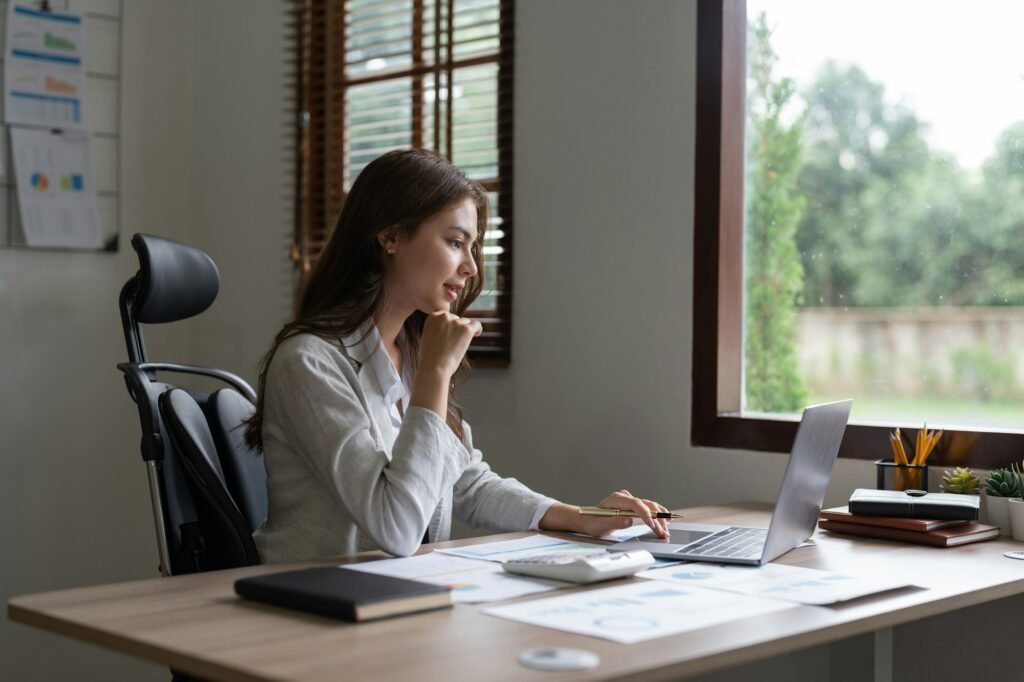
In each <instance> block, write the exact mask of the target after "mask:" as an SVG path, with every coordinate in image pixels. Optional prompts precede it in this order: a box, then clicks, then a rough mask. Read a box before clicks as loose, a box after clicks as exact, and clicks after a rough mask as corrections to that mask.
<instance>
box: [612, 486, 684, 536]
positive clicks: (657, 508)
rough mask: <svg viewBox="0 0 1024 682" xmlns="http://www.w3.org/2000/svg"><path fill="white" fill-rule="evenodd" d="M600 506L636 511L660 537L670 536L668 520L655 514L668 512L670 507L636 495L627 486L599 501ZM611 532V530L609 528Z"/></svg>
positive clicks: (621, 526)
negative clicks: (657, 517) (658, 517)
mask: <svg viewBox="0 0 1024 682" xmlns="http://www.w3.org/2000/svg"><path fill="white" fill-rule="evenodd" d="M598 506H599V507H607V508H609V509H622V510H624V511H631V512H634V513H635V514H636V515H637V516H638V517H639V518H640V520H641V521H643V522H644V524H646V525H647V527H648V528H650V529H651V530H653V531H654V532H655V534H657V535H658V537H661V538H667V537H668V536H669V532H668V520H667V519H656V518H654V514H656V513H658V512H667V511H668V509H666V508H665V507H664V506H662V505H661V504H658V503H657V502H655V501H653V500H645V499H641V498H638V497H634V496H633V495H632V494H631V493H630V492H629V491H628V490H626V489H625V488H623V489H622V490H617V491H616V492H613V493H612V494H611V495H609V496H608V497H606V498H604V499H603V500H601V502H599V503H598ZM629 525H631V524H630V523H627V524H624V525H620V526H617V527H618V528H623V527H626V526H629ZM615 528H616V526H612V527H611V530H614V529H615ZM609 532H611V531H610V530H609Z"/></svg>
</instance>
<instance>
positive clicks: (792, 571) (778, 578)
mask: <svg viewBox="0 0 1024 682" xmlns="http://www.w3.org/2000/svg"><path fill="white" fill-rule="evenodd" d="M636 575H637V577H639V578H648V579H652V580H658V581H666V582H670V583H671V584H673V585H680V584H683V585H694V586H700V587H707V588H711V589H716V590H725V591H727V592H735V593H737V594H745V595H750V596H754V597H768V598H771V599H781V600H783V601H792V602H797V603H799V604H811V605H817V606H821V605H825V604H835V603H837V602H843V601H848V600H850V599H856V598H857V597H863V596H865V595H869V594H876V593H878V592H887V591H889V590H894V589H897V588H900V587H907V586H909V585H910V584H911V583H909V582H907V581H906V580H903V579H901V578H889V577H883V578H878V577H870V578H864V577H855V576H851V575H844V574H841V573H833V572H831V571H819V570H817V569H814V568H800V567H799V566H786V565H783V564H766V565H764V566H722V565H716V564H697V563H687V564H677V565H676V566H673V567H670V568H658V569H653V570H647V571H641V572H640V573H637V574H636Z"/></svg>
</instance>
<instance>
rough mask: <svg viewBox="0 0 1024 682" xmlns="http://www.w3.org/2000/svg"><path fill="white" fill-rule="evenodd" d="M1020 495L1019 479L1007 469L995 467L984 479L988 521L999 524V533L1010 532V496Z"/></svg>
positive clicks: (1005, 533)
mask: <svg viewBox="0 0 1024 682" xmlns="http://www.w3.org/2000/svg"><path fill="white" fill-rule="evenodd" d="M1011 497H1020V481H1018V480H1017V476H1016V475H1015V474H1014V473H1013V472H1011V471H1010V470H1009V469H996V470H995V471H993V472H992V473H991V474H989V477H988V480H987V481H985V510H986V512H987V515H988V522H989V523H991V524H992V525H994V526H999V534H1000V535H1009V534H1010V498H1011Z"/></svg>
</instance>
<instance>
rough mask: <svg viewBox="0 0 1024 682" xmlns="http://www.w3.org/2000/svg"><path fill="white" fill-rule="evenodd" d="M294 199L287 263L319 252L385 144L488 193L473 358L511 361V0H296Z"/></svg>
mask: <svg viewBox="0 0 1024 682" xmlns="http://www.w3.org/2000/svg"><path fill="white" fill-rule="evenodd" d="M296 12H297V15H298V22H297V23H298V29H299V30H298V31H297V37H296V52H297V61H298V70H299V76H298V79H297V83H298V87H297V92H296V97H297V110H298V112H299V113H298V121H297V130H298V135H297V137H298V140H297V145H298V152H299V153H298V156H299V163H298V168H297V172H296V185H297V186H296V191H297V194H298V196H299V202H298V203H297V206H298V208H297V210H296V220H295V224H296V227H295V241H294V245H293V247H292V260H293V261H294V262H295V263H296V265H297V266H298V268H299V271H300V273H301V274H302V275H303V276H304V275H305V274H306V273H308V272H309V271H310V269H311V268H312V266H313V264H314V263H315V262H316V260H317V258H318V257H319V255H320V252H321V250H322V247H323V244H324V242H325V241H326V240H327V238H328V237H329V235H330V230H331V229H332V228H333V226H334V221H335V220H336V218H337V214H338V211H339V210H340V207H341V205H342V203H343V202H344V200H345V196H346V192H347V191H348V189H349V187H351V185H352V181H353V180H354V179H355V177H356V175H358V173H359V171H361V170H362V169H363V168H364V167H365V166H366V165H367V164H368V163H369V162H370V161H372V160H373V159H375V158H377V157H378V156H380V155H381V154H383V153H384V152H387V151H389V150H391V149H397V148H403V147H423V148H427V149H433V150H435V151H437V152H438V153H440V154H441V155H443V156H444V157H445V158H447V159H449V160H450V161H452V163H454V164H455V165H456V166H458V167H459V168H461V169H462V170H463V171H464V172H465V173H466V174H467V175H468V176H469V177H471V178H472V179H474V180H476V181H478V182H479V183H480V184H481V185H483V187H484V188H485V189H486V190H487V192H488V194H489V196H490V199H491V224H490V225H489V226H488V230H487V235H486V238H485V241H484V244H483V253H484V268H485V282H484V290H483V293H482V294H481V296H480V298H479V299H477V301H476V302H475V303H474V304H473V307H472V309H471V311H470V314H472V315H473V316H474V317H477V318H479V319H480V320H481V321H482V322H483V323H484V334H483V335H482V336H481V337H479V338H478V339H477V340H476V342H474V344H473V346H471V348H470V356H471V357H473V358H474V359H475V364H477V365H478V366H479V365H494V366H503V365H507V364H508V361H509V341H510V339H511V333H510V332H511V324H510V323H511V320H510V313H511V296H510V293H511V289H512V286H511V285H512V278H511V274H512V217H513V216H512V83H513V79H512V60H513V43H514V40H513V14H514V11H513V0H299V2H298V5H297V10H296Z"/></svg>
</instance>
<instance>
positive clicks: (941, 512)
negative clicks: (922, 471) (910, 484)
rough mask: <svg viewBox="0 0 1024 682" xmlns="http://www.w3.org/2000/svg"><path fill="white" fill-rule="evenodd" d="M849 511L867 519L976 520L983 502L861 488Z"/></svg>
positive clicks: (969, 497) (970, 497)
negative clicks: (871, 517)
mask: <svg viewBox="0 0 1024 682" xmlns="http://www.w3.org/2000/svg"><path fill="white" fill-rule="evenodd" d="M849 509H850V512H851V513H853V514H864V515H867V516H900V517H918V518H923V519H940V520H952V519H959V520H963V521H976V520H977V519H978V513H979V509H980V501H979V498H978V496H977V495H954V494H951V493H925V492H923V491H920V490H913V491H905V490H874V489H871V488H857V489H856V490H854V491H853V495H851V496H850V505H849Z"/></svg>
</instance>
